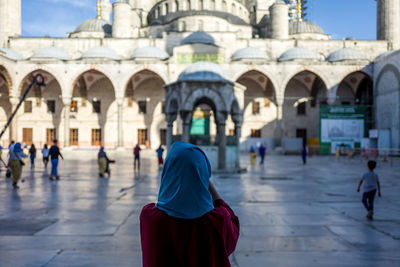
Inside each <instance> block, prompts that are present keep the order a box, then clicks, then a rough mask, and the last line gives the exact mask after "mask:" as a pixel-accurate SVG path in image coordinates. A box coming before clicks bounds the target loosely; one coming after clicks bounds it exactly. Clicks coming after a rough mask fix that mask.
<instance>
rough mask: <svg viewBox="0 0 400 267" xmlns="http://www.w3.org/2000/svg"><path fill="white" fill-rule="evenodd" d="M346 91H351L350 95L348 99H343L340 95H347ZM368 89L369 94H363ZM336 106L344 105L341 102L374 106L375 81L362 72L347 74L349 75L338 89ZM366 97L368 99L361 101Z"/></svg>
mask: <svg viewBox="0 0 400 267" xmlns="http://www.w3.org/2000/svg"><path fill="white" fill-rule="evenodd" d="M345 89H347V90H350V92H349V93H347V95H348V99H341V98H340V96H339V95H340V94H344V95H346V92H345V91H344V90H345ZM364 89H366V90H367V92H363V90H364ZM335 95H336V104H338V105H339V104H343V103H341V102H343V101H344V102H345V103H348V104H354V105H358V104H364V105H371V106H372V105H373V96H374V94H373V79H372V77H371V76H370V75H369V74H368V73H366V72H364V71H362V70H359V71H353V72H350V73H347V75H346V76H345V77H344V78H343V79H342V80H341V81H340V83H339V84H338V86H337V88H336V92H335ZM363 96H364V98H365V97H367V98H368V99H364V100H363V99H361V98H362V97H363Z"/></svg>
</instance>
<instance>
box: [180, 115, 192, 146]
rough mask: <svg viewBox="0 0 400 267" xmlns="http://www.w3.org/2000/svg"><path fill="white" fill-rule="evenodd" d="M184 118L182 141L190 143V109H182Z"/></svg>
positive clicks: (182, 117)
mask: <svg viewBox="0 0 400 267" xmlns="http://www.w3.org/2000/svg"><path fill="white" fill-rule="evenodd" d="M181 119H182V141H183V142H186V143H189V141H190V122H191V119H192V113H191V112H190V111H181Z"/></svg>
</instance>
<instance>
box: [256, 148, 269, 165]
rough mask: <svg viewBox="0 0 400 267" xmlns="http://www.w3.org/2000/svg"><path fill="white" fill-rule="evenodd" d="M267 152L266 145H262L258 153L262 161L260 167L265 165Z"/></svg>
mask: <svg viewBox="0 0 400 267" xmlns="http://www.w3.org/2000/svg"><path fill="white" fill-rule="evenodd" d="M266 151H267V148H266V146H265V145H264V144H261V146H260V147H259V148H258V153H259V154H260V157H261V161H260V165H262V164H264V158H265V153H266Z"/></svg>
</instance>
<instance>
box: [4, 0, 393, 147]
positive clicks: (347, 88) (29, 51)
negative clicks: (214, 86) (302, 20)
mask: <svg viewBox="0 0 400 267" xmlns="http://www.w3.org/2000/svg"><path fill="white" fill-rule="evenodd" d="M142 2H143V3H142ZM258 2H260V5H261V4H262V5H266V3H267V6H266V10H267V12H262V11H261V10H260V11H257V12H253V11H254V8H256V10H257V7H258V6H257V4H258ZM261 2H262V3H261ZM274 2H275V1H236V0H226V1H224V0H215V1H214V0H204V1H203V0H199V1H194V0H188V1H183V0H182V1H181V0H178V1H171V0H168V1H153V2H152V1H130V2H129V4H128V2H126V1H117V2H116V3H114V4H113V8H114V13H113V16H114V22H110V23H109V24H107V23H106V22H100V21H96V19H91V20H90V21H88V22H87V23H86V24H84V27H81V28H80V30H79V32H75V33H72V34H71V35H70V36H69V37H68V38H23V37H19V35H20V26H19V30H18V29H14V28H9V27H7V25H8V26H9V25H10V23H12V22H13V18H14V16H15V19H14V20H17V19H18V16H19V17H20V11H18V10H19V9H20V1H16V0H13V1H10V0H0V13H1V14H3V11H4V10H5V9H4V7H6V6H7V7H8V8H9V9H7V10H12V12H13V13H7V15H5V16H1V17H0V39H1V40H3V41H2V47H3V48H6V49H9V50H12V51H14V52H16V53H18V54H19V55H20V59H17V60H16V59H15V58H13V59H11V57H9V56H7V54H6V53H5V52H4V51H3V50H0V90H1V96H0V105H1V107H2V108H1V109H0V124H5V122H6V120H7V117H8V116H9V115H10V114H11V111H12V109H13V108H15V106H16V104H17V103H18V100H19V99H20V97H21V95H22V93H23V91H24V90H25V89H26V87H27V85H28V83H29V81H30V80H31V78H32V75H34V74H36V73H42V74H43V75H45V77H46V83H47V86H46V87H44V88H41V89H38V88H36V89H34V90H33V92H31V93H30V95H29V97H28V99H27V100H28V101H32V111H31V112H30V110H28V111H24V108H21V109H20V110H19V112H18V114H17V116H16V120H15V121H14V123H13V124H12V125H11V128H10V130H9V131H8V132H7V133H6V134H5V135H4V136H3V138H2V140H1V142H2V145H3V146H4V145H7V143H8V142H9V141H10V140H11V139H13V140H20V141H28V142H30V141H32V142H34V143H35V144H39V145H42V144H43V143H45V142H46V141H47V140H46V139H47V138H48V132H49V130H48V129H56V130H55V132H56V138H58V139H59V140H60V142H61V144H63V145H65V146H71V145H72V146H77V147H80V148H88V147H93V146H96V145H98V144H99V143H98V142H97V143H96V142H93V131H94V130H96V129H101V138H100V139H101V140H99V142H101V143H103V144H104V145H105V146H106V147H132V146H133V145H134V144H136V143H137V142H139V141H140V142H142V141H143V140H139V139H140V138H139V135H141V136H142V135H145V137H143V138H145V139H146V140H147V141H148V142H147V144H148V145H150V146H151V147H153V148H155V147H157V146H158V145H159V144H160V142H161V141H162V139H163V138H162V137H163V135H164V134H165V131H166V128H167V122H166V118H165V114H164V113H163V102H164V101H165V99H166V95H165V92H166V91H165V86H166V85H168V84H172V83H174V82H175V81H177V79H178V77H179V75H180V74H181V73H182V71H183V70H185V69H186V68H187V67H189V66H190V65H191V64H192V63H195V62H197V61H212V62H215V63H218V64H219V65H220V67H221V68H222V69H223V70H224V71H225V73H226V76H227V78H228V79H229V80H230V81H232V82H234V83H236V84H237V85H241V86H244V88H245V91H244V101H243V107H242V111H243V122H242V127H241V141H242V142H245V141H246V140H247V139H249V138H251V137H252V135H253V137H258V135H259V138H262V139H264V140H267V139H273V140H275V143H276V144H278V145H279V143H280V140H281V139H282V138H295V137H298V132H299V131H298V130H306V132H307V138H308V139H312V138H318V137H319V121H318V112H319V106H320V105H321V104H359V103H360V101H361V102H362V103H363V104H368V103H370V104H371V103H372V102H374V103H375V104H376V105H375V106H374V107H375V108H374V110H375V112H374V114H375V116H374V118H375V119H374V121H373V122H372V123H371V125H372V126H371V127H375V126H376V127H378V128H388V127H389V128H391V129H393V131H392V135H393V142H392V146H393V147H397V148H398V147H399V146H400V144H399V143H400V136H399V134H398V133H396V131H397V132H398V131H399V130H398V129H399V126H398V125H399V119H400V118H399V116H400V115H399V112H397V113H396V114H397V115H396V114H393V116H392V117H391V119H389V118H388V117H387V115H385V114H387V113H388V112H389V111H388V110H386V111H385V108H384V106H385V105H384V104H383V103H385V101H389V100H386V98H390V101H394V102H393V105H392V104H391V106H392V107H393V108H394V109H395V108H397V111H398V110H399V101H400V100H396V99H399V97H398V95H399V91H400V89H399V84H398V83H397V84H396V83H394V82H392V81H395V78H394V77H395V76H396V73H395V72H390V71H389V72H388V73H383V74H379V73H380V70H381V69H384V68H385V66H386V65H387V64H392V62H393V65H396V64H395V62H399V61H398V59H397V61H396V57H397V55H398V53H397V52H396V53H393V54H390V55H388V56H386V57H383V59H382V57H380V58H379V59H377V57H379V56H380V55H382V54H384V53H387V52H388V51H391V50H394V49H398V48H399V47H398V44H397V43H396V38H398V36H396V34H395V32H393V30H394V31H398V30H399V28H396V27H394V26H393V27H392V26H391V25H389V24H387V23H386V24H382V23H381V24H380V25H382V26H380V27H381V28H382V29H385V30H386V31H389V32H390V33H391V35H390V36H389V37H390V38H389V37H387V35H383V38H380V39H382V40H379V41H359V40H330V38H329V35H326V34H324V33H321V32H320V29H319V28H318V27H317V26H316V25H313V24H307V25H300V26H301V27H300V26H299V27H297V28H296V29H299V30H298V32H291V34H289V32H288V31H289V28H288V25H289V24H287V23H284V20H283V19H282V16H283V17H285V18H286V19H287V21H289V16H285V14H283V15H282V10H283V11H284V12H288V11H287V10H288V8H287V7H283V8H282V6H280V7H278V6H277V7H271V6H272V4H273V3H274ZM381 2H384V1H381ZM389 2H390V3H392V2H396V1H395V0H390V1H389ZM10 5H11V6H13V7H12V8H11V7H9V6H10ZM276 5H282V3H276ZM283 5H284V4H283ZM102 6H103V8H104V7H105V10H103V11H102V14H103V16H107V14H110V13H109V10H107V7H108V6H109V1H103V3H102ZM189 6H190V8H189ZM124 7H125V8H124ZM126 7H129V8H128V10H127V9H126ZM270 7H271V9H269V8H270ZM263 10H265V9H263ZM9 12H11V11H9ZM270 12H272V13H274V12H275V13H274V14H275V17H278V18H277V19H278V21H276V22H274V21H269V22H268V19H270ZM385 14H386V13H384V12H383V13H382V16H385ZM11 15H12V16H11ZM261 15H262V16H261ZM287 15H289V14H287ZM264 16H265V17H264ZM390 16H392V17H394V18H391V20H390V21H392V20H393V19H396V16H395V15H394V14H392V13H390ZM262 18H263V19H262ZM383 19H384V18H380V20H379V21H384V20H383ZM102 20H104V21H108V20H109V15H108V18H102ZM265 20H266V22H265ZM10 21H11V22H10ZM94 22H95V23H94ZM264 22H265V24H263V23H264ZM4 25H6V26H4ZM99 25H100V26H101V25H106V26H107V25H108V26H107V27H103V28H102V27H100V30H99ZM271 25H274V26H273V27H278V28H271V27H272V26H271ZM110 27H111V28H110ZM6 29H13V30H12V31H13V32H9V30H6ZM101 29H103V30H101ZM104 29H106V30H104ZM109 30H110V31H111V32H108V31H109ZM199 30H201V31H204V32H207V34H208V35H209V36H210V38H211V40H213V42H212V43H210V42H208V41H206V40H204V39H201V38H200V40H198V41H197V43H190V44H181V42H182V41H183V40H184V39H185V38H186V37H188V36H191V35H192V34H198V33H196V31H199ZM314 30H315V32H312V31H314ZM292 31H293V29H292ZM310 31H311V32H310ZM382 31H383V30H382ZM285 32H287V34H285ZM271 34H272V35H273V37H274V38H271ZM399 34H400V33H398V35H399ZM192 36H193V35H192ZM203 37H204V36H203ZM388 38H389V40H388ZM203 41H204V42H203ZM49 47H50V48H49ZM146 47H152V48H151V49H149V50H148V51H153V52H154V51H156V50H154V49H155V48H158V49H160V50H162V51H165V52H166V53H167V58H163V56H160V55H163V53H158V52H157V53H153V52H148V55H146V51H147V50H146V49H145V48H146ZM246 47H251V48H256V49H258V50H260V51H262V53H264V54H265V55H266V57H265V58H254V56H253V55H249V56H248V57H247V58H246V55H244V56H242V57H241V58H240V59H239V60H235V59H233V58H232V55H234V54H235V52H237V51H238V50H240V49H243V48H246ZM43 48H48V49H44V50H45V51H50V50H51V51H52V53H51V55H42V56H41V58H38V57H34V55H35V52H37V51H38V50H39V49H43ZM54 48H58V49H54ZM95 48H96V51H95V52H96V53H94V54H93V53H91V56H90V57H88V56H85V55H87V54H88V52H87V51H88V50H90V49H95ZM293 48H299V49H295V51H294V52H293V51H292V52H293V53H291V54H290V57H289V59H285V60H284V61H281V60H280V58H281V56H282V55H283V54H284V53H285V52H287V51H288V50H291V49H293ZM300 48H306V49H307V50H309V51H311V53H312V55H315V56H314V57H313V58H310V57H308V56H306V55H305V54H304V53H303V52H301V51H304V50H302V49H300ZM343 48H346V49H348V50H345V53H344V52H343V51H341V52H340V53H339V52H338V53H336V54H335V56H331V57H330V55H331V54H332V53H334V52H335V51H336V52H337V51H338V50H340V49H343ZM61 49H62V50H63V51H64V52H61ZM137 49H142V50H141V51H140V53H136V54H140V57H135V58H133V57H134V55H135V51H136V50H137ZM143 49H144V51H143ZM92 51H93V50H92ZM249 51H254V50H251V49H249ZM351 51H355V52H354V53H352V52H351ZM156 54H157V55H158V56H156ZM66 55H67V56H68V58H66ZM93 55H94V56H93ZM338 55H339V56H338ZM343 55H345V56H344V57H343V58H341V57H340V56H343ZM332 58H335V59H336V60H331V59H332ZM392 58H395V59H392ZM397 58H398V57H397ZM387 68H389V67H387ZM390 68H391V67H390ZM397 68H398V66H397ZM368 81H370V82H371V83H372V84H373V93H374V95H375V97H376V99H375V100H376V101H373V100H372V102H368V101H367V100H366V99H365V97H364V98H363V95H365V94H364V93H365V92H364V91H365V90H367V89H368V88H369V87H368V86H367V84H368ZM372 81H373V82H372ZM383 87H384V88H389V87H390V90H389V89H380V88H383ZM382 90H383V91H382ZM384 90H389V91H390V92H391V94H393V95H390V96H389V95H388V93H384V92H386V91H384ZM363 92H364V93H363ZM396 94H397V95H396ZM393 96H397V98H394V97H393ZM385 97H386V98H385ZM47 101H55V102H54V103H55V110H54V113H49V112H48V110H47ZM97 101H100V113H96V112H94V107H93V105H97V104H96V103H97ZM396 101H397V102H396ZM95 102H96V103H95ZM367 102H368V103H367ZM71 103H72V104H73V106H74V107H73V108H72V107H71ZM304 103H305V104H304ZM75 104H76V105H77V106H76V107H77V110H76V109H75ZM299 105H305V114H302V113H301V114H298V112H299V111H298V106H299ZM396 105H397V106H396ZM381 107H382V108H381ZM143 108H145V109H146V110H145V111H144V110H143ZM387 108H388V107H387V106H386V109H387ZM141 109H142V110H141ZM381 116H386V118H385V120H381V119H380V118H381ZM388 120H389V121H388ZM212 124H213V123H212ZM396 127H397V128H396ZM234 128H235V125H234V123H233V122H232V120H231V118H228V121H227V124H226V134H232V132H234ZM24 129H25V130H24ZM26 129H32V130H31V131H32V140H24V139H26V138H27V136H28V135H30V133H29V130H26ZM71 129H75V130H76V129H77V130H78V136H77V139H78V140H77V141H76V140H74V141H72V137H71V135H73V134H74V133H73V132H72V131H71ZM396 129H397V130H396ZM216 131H217V129H216V127H215V125H211V129H210V134H211V135H215V134H216ZM24 133H25V136H24ZM173 133H174V134H181V133H182V125H181V122H180V119H179V118H178V120H177V122H175V123H174V129H173ZM143 138H141V139H143ZM72 143H73V144H72Z"/></svg>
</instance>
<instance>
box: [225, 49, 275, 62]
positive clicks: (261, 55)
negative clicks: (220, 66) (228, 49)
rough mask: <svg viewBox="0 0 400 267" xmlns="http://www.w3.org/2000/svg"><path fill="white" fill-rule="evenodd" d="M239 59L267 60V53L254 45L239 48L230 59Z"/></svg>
mask: <svg viewBox="0 0 400 267" xmlns="http://www.w3.org/2000/svg"><path fill="white" fill-rule="evenodd" d="M241 59H264V60H268V59H269V57H268V56H267V54H266V53H265V52H264V51H262V50H260V49H258V48H255V47H250V46H249V47H246V48H242V49H239V50H238V51H236V52H235V53H234V54H233V55H232V60H241Z"/></svg>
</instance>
